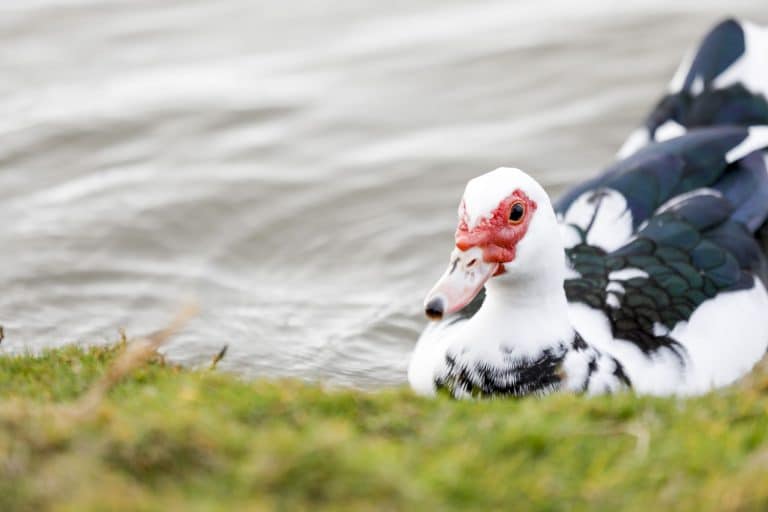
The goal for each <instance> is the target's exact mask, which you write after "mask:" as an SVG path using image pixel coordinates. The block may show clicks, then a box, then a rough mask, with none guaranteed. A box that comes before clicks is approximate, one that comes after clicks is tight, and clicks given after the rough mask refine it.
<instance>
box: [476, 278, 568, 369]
mask: <svg viewBox="0 0 768 512" xmlns="http://www.w3.org/2000/svg"><path fill="white" fill-rule="evenodd" d="M504 277H505V276H502V279H503V280H501V279H500V280H499V281H497V282H494V281H495V280H491V281H490V282H489V283H488V284H487V286H486V298H485V301H484V302H483V306H482V307H481V308H480V310H479V311H478V312H477V314H476V315H475V316H474V317H473V318H472V319H471V320H470V321H469V322H468V323H469V324H472V325H471V327H470V328H474V329H480V330H482V331H484V334H486V336H487V338H486V339H487V342H489V343H491V344H498V343H506V345H509V346H510V347H513V348H514V349H515V350H516V351H518V352H519V353H520V354H527V355H535V353H538V352H541V351H542V350H544V349H546V348H550V347H553V346H556V345H558V344H560V343H564V342H566V341H568V340H570V339H571V338H572V337H573V328H572V327H571V323H570V320H569V318H568V301H567V300H566V297H565V290H564V289H563V281H562V280H559V282H558V280H556V279H547V280H546V281H549V282H542V281H545V280H543V279H519V280H515V279H513V278H504ZM475 332H476V331H475Z"/></svg>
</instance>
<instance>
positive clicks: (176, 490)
mask: <svg viewBox="0 0 768 512" xmlns="http://www.w3.org/2000/svg"><path fill="white" fill-rule="evenodd" d="M129 346H130V345H129ZM123 351H125V344H118V345H117V346H115V347H111V348H91V349H79V348H75V347H68V348H63V349H59V350H53V351H49V352H45V353H44V354H42V355H40V356H38V357H31V356H19V357H4V358H0V510H3V511H10V510H35V511H38V510H62V511H83V510H110V511H112V510H131V511H134V510H148V511H149V510H158V511H168V510H184V511H198V510H199V511H202V510H313V511H314V510H467V509H485V510H489V509H490V510H542V511H545V510H546V511H557V510H648V509H650V508H651V507H656V508H657V509H658V510H670V509H674V510H697V511H698V510H717V511H729V510H766V509H768V416H767V415H766V410H768V372H765V371H758V372H756V373H754V374H753V375H752V376H750V378H749V379H747V381H746V382H743V383H740V384H739V385H737V386H734V387H731V388H729V389H726V390H723V391H720V392H717V393H712V394H709V395H707V396H704V397H700V398H695V399H690V400H680V399H659V398H638V397H635V396H632V395H621V396H608V397H598V398H586V397H579V396H567V395H559V396H551V397H548V398H545V399H527V400H508V401H501V400H499V401H488V402H474V403H464V402H454V401H451V400H448V399H437V400H426V399H421V398H418V397H415V396H413V395H412V394H411V393H410V392H408V391H407V390H405V389H395V390H385V391H381V392H376V393H363V392H357V391H351V390H330V391H329V390H325V389H322V388H321V387H318V386H316V385H309V384H303V383H301V382H297V381H256V382H245V381H242V380H240V379H237V378H236V377H234V376H230V375H226V374H222V373H220V372H216V371H192V370H184V369H180V368H177V367H174V366H171V365H167V364H164V363H163V361H162V360H161V359H159V358H154V359H153V360H152V361H150V362H149V363H148V364H146V365H143V366H141V367H139V368H138V369H136V370H134V371H133V372H132V373H130V375H129V376H128V377H126V378H123V379H120V380H119V382H117V380H116V381H115V383H112V384H113V385H110V386H109V389H108V390H107V391H106V392H105V394H104V395H103V396H102V397H100V399H99V400H98V401H97V402H96V403H94V404H93V405H92V407H90V408H86V409H83V408H82V407H80V406H79V405H78V404H82V401H83V399H82V397H83V396H88V393H89V392H88V390H89V389H94V386H98V384H95V383H96V382H100V381H99V379H102V381H101V382H103V375H105V374H107V375H108V374H109V372H110V368H113V367H114V365H115V363H114V361H115V359H116V358H117V357H118V356H119V354H120V353H122V352H123ZM78 400H79V401H78Z"/></svg>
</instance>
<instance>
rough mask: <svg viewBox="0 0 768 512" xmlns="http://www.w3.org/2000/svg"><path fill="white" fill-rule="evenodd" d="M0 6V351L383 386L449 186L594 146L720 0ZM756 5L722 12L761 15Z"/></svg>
mask: <svg viewBox="0 0 768 512" xmlns="http://www.w3.org/2000/svg"><path fill="white" fill-rule="evenodd" d="M574 5H575V4H574V3H573V2H570V1H566V0H558V1H550V2H540V1H517V2H507V1H504V2H501V1H494V2H487V1H466V2H456V1H453V2H437V1H425V2H420V3H418V4H417V3H415V2H405V1H401V2H394V3H393V2H373V1H369V2H361V1H360V0H349V1H342V0H335V1H333V2H314V1H309V0H307V1H304V2H301V3H294V4H293V5H291V4H284V3H278V2H252V1H249V0H227V1H218V2H206V1H184V2H181V1H157V0H112V1H96V0H34V1H30V0H27V1H25V0H5V1H4V2H2V3H0V66H1V67H0V70H1V71H2V73H0V114H1V115H0V218H2V219H4V223H3V227H2V228H0V247H2V248H3V250H2V252H1V253H0V321H2V323H3V324H4V326H5V330H6V340H5V341H4V342H3V347H4V350H5V351H8V352H14V351H21V350H30V349H31V350H35V349H39V348H41V347H46V346H56V345H61V344H63V343H66V342H73V341H77V342H83V343H104V342H108V341H110V340H113V339H115V338H116V336H117V329H118V328H120V327H124V328H126V329H127V331H128V333H129V334H130V333H133V334H140V333H145V332H147V331H150V330H153V329H155V328H157V327H159V326H162V325H164V323H165V322H167V320H168V319H169V317H170V316H171V315H172V314H173V312H174V311H175V310H176V309H177V308H178V307H179V305H180V304H182V303H184V302H187V301H189V300H196V301H197V302H198V303H199V305H200V307H201V308H202V312H201V314H200V315H199V316H198V317H197V318H196V319H195V320H193V321H192V322H191V324H190V325H189V326H188V328H187V329H186V330H185V331H184V332H183V333H182V334H180V335H179V336H178V337H177V339H176V341H175V342H174V343H173V345H172V346H170V347H169V349H168V353H169V356H170V357H171V358H173V359H175V360H178V361H181V362H183V363H187V364H201V363H202V362H205V361H208V360H210V358H211V357H212V356H213V355H214V354H215V353H216V352H217V351H218V350H219V348H221V346H223V345H224V344H228V345H229V348H230V350H229V353H228V355H227V357H226V358H225V359H224V361H222V363H221V367H222V368H225V369H228V370H233V371H237V372H242V373H243V374H245V375H246V376H249V377H259V376H294V377H300V378H306V379H313V380H321V381H323V382H326V383H328V384H332V385H353V386H359V387H367V388H371V387H380V386H386V385H398V384H402V383H403V382H405V369H406V365H407V358H408V353H409V352H410V350H411V348H412V347H413V344H414V342H415V339H416V337H417V336H418V333H419V331H420V329H421V328H422V325H423V323H424V320H423V318H422V312H421V301H422V298H423V295H424V293H425V292H426V291H427V290H428V288H429V287H430V286H431V284H432V282H433V281H434V280H435V279H436V278H437V277H438V276H439V274H440V273H441V272H442V270H443V266H444V265H445V264H446V262H447V257H448V252H449V250H450V247H451V239H452V233H453V228H454V223H455V209H456V205H457V201H458V198H459V196H460V194H461V191H462V189H463V185H464V183H465V182H466V181H467V180H468V179H469V178H471V177H473V176H474V175H476V174H479V173H482V172H485V171H487V170H490V169H493V168H495V167H498V166H500V165H513V166H518V167H521V168H523V169H525V170H527V171H529V172H531V173H532V174H533V175H534V176H536V177H537V178H538V179H539V180H540V181H541V182H542V183H543V184H545V185H546V186H547V187H548V189H549V190H550V191H551V192H552V193H557V192H558V191H560V190H562V188H563V187H564V186H565V185H567V184H569V183H572V182H575V181H577V180H580V179H583V178H584V177H585V176H588V175H589V174H590V173H593V172H595V171H597V170H598V169H600V168H601V167H602V166H604V165H605V164H606V163H607V162H609V161H610V160H611V159H612V157H613V156H612V155H613V154H614V153H615V151H616V149H617V148H618V146H619V144H620V143H621V141H622V140H623V138H624V137H625V136H626V135H627V134H628V133H629V131H630V130H631V128H632V127H633V126H635V124H636V123H637V122H639V120H640V119H641V118H642V116H643V115H644V113H645V112H646V111H647V110H648V109H649V108H650V107H651V105H652V104H653V103H654V102H655V101H656V100H657V99H658V97H659V95H660V94H661V92H662V91H663V89H664V86H665V84H666V82H667V80H668V79H669V78H670V77H671V75H672V72H673V70H674V68H675V67H676V64H677V62H678V60H679V59H680V57H681V56H682V54H683V52H684V51H685V50H686V49H687V48H689V47H691V45H693V44H694V42H695V41H697V40H698V38H699V37H700V36H701V35H702V34H703V33H704V31H705V30H707V29H708V28H709V27H710V26H711V25H712V24H713V23H714V22H715V21H717V20H719V19H720V18H722V17H723V15H725V14H727V13H725V12H724V11H723V8H722V2H720V1H716V0H711V1H706V2H704V1H697V2H668V1H664V2H661V1H651V2H649V1H644V2H621V3H618V2H615V3H611V4H609V3H608V2H598V1H589V2H579V3H578V10H574V7H573V6H574ZM761 6H762V2H761V1H757V0H756V1H749V2H747V1H732V2H729V7H728V9H729V11H728V13H730V14H737V15H740V16H745V17H748V18H751V19H754V20H756V21H760V22H763V23H765V22H767V21H768V13H766V12H765V9H764V8H761Z"/></svg>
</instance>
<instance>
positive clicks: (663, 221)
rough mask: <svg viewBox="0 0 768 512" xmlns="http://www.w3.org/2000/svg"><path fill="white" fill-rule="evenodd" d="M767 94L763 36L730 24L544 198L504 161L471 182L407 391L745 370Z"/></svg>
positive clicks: (759, 288)
mask: <svg viewBox="0 0 768 512" xmlns="http://www.w3.org/2000/svg"><path fill="white" fill-rule="evenodd" d="M766 93H768V31H766V30H764V29H762V28H760V27H757V26H755V25H752V24H749V23H742V22H737V21H734V20H728V21H725V22H723V23H721V24H720V25H718V26H717V27H715V28H714V29H713V30H712V31H711V32H710V33H709V34H708V35H707V36H706V37H705V39H704V41H703V42H702V44H701V45H700V47H699V48H698V50H697V52H695V53H694V54H693V55H692V57H691V58H689V59H686V60H685V61H684V62H683V64H682V65H681V67H680V69H679V70H678V72H677V74H676V76H675V78H674V79H673V81H672V84H671V85H670V89H669V93H668V94H667V95H666V96H665V97H664V98H663V99H662V100H661V102H660V103H659V104H658V105H657V107H656V108H655V109H654V110H653V112H652V113H651V115H650V116H649V117H648V119H647V120H646V122H645V124H644V126H643V127H641V128H640V129H638V130H637V131H636V132H635V133H634V134H632V135H631V136H630V138H629V139H628V140H627V142H626V143H625V145H624V146H623V148H622V149H621V151H620V153H619V160H618V161H617V162H615V163H614V164H612V165H610V166H609V167H608V168H607V169H606V170H605V171H604V172H603V173H601V174H600V175H598V176H597V177H595V178H594V179H592V180H589V181H587V182H585V183H583V184H581V185H579V186H577V187H575V188H573V189H572V190H571V191H569V192H568V193H566V194H565V195H564V196H563V197H561V198H560V199H559V200H558V201H557V202H556V203H555V204H554V205H552V204H551V203H550V200H549V197H548V196H547V194H546V192H545V191H544V190H543V189H542V187H541V186H540V185H539V184H538V183H537V182H536V181H535V180H534V179H533V178H531V177H530V176H528V175H527V174H525V173H524V172H522V171H520V170H518V169H510V168H500V169H497V170H495V171H493V172H490V173H487V174H485V175H482V176H480V177H478V178H475V179H473V180H471V181H470V182H469V184H468V185H467V188H466V190H465V192H464V196H463V198H462V202H461V205H460V207H459V226H458V229H457V232H456V248H455V249H454V251H453V252H452V254H451V260H450V264H449V267H448V270H446V272H445V274H444V275H443V277H442V278H441V279H440V281H439V282H438V283H437V285H436V286H435V288H434V289H433V290H432V291H431V292H430V294H429V295H428V296H427V300H426V302H425V306H426V310H427V314H428V315H429V316H430V317H432V318H433V319H436V320H439V321H436V322H432V323H431V324H430V325H429V326H428V327H427V329H426V330H425V331H424V333H423V334H422V336H421V338H420V339H419V342H418V344H417V346H416V348H415V350H414V354H413V357H412V360H411V364H410V367H409V372H408V376H409V381H410V383H411V385H412V387H413V388H414V389H415V390H416V391H418V392H420V393H425V394H430V393H434V392H435V391H436V390H438V389H446V390H448V391H449V392H450V393H451V394H452V395H453V396H455V397H468V396H499V395H508V396H509V395H511V396H523V395H529V394H545V393H549V392H552V391H557V390H568V391H574V392H588V393H602V392H614V391H617V390H621V389H629V388H631V389H634V390H636V391H638V392H641V393H652V394H695V393H700V392H704V391H707V390H709V389H711V388H712V387H715V386H722V385H726V384H729V383H731V382H733V381H734V380H736V379H737V378H739V377H740V376H742V375H744V374H745V373H746V372H747V371H749V370H750V369H751V368H752V367H753V366H754V364H755V363H756V362H757V361H758V360H759V359H760V358H761V357H762V356H763V355H764V354H765V352H766V348H768V293H767V292H766V284H767V283H766V280H767V279H768V259H767V258H766V253H765V249H764V246H763V244H762V240H761V233H762V232H764V231H766V232H768V229H766V228H765V226H766V225H767V224H766V220H767V219H768V168H767V166H766V154H765V152H764V150H765V149H766V148H768V100H766ZM564 256H565V258H564ZM564 260H565V263H564Z"/></svg>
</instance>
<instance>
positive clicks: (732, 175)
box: [555, 126, 768, 251]
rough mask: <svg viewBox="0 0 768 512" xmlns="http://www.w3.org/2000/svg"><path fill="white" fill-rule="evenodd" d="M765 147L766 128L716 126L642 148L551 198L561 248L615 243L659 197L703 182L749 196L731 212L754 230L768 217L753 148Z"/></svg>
mask: <svg viewBox="0 0 768 512" xmlns="http://www.w3.org/2000/svg"><path fill="white" fill-rule="evenodd" d="M767 146H768V127H766V126H754V127H741V126H715V127H710V128H701V129H696V130H693V131H691V132H689V133H687V134H685V135H683V136H680V137H677V138H675V139H671V140H668V141H665V142H659V143H652V144H650V145H648V146H645V147H643V148H641V149H640V150H638V151H637V152H636V153H635V154H633V155H632V156H630V157H628V158H625V159H624V160H620V161H618V162H615V163H614V164H612V165H611V166H609V167H608V168H607V169H606V170H605V171H604V172H603V173H602V174H600V175H598V176H597V177H595V178H593V179H591V180H589V181H587V182H586V183H583V184H581V185H579V186H577V187H575V188H573V189H572V190H570V191H569V192H567V193H566V194H565V195H563V196H562V197H561V198H560V199H559V200H558V201H557V202H556V203H555V210H556V212H557V214H558V216H559V218H560V220H561V223H562V225H563V234H564V243H565V245H566V248H570V247H574V246H576V245H578V244H588V245H593V246H596V247H599V248H601V249H603V250H605V251H611V250H614V249H618V248H619V247H621V246H623V245H624V244H626V243H627V241H628V240H629V239H630V238H631V237H632V236H633V234H634V233H635V232H636V231H637V229H638V228H639V227H640V226H641V224H642V223H643V222H645V221H647V220H648V219H649V218H651V217H652V216H653V215H654V212H657V211H658V210H659V209H660V208H662V207H663V206H664V205H665V203H667V202H669V201H670V200H672V199H674V198H677V197H680V196H682V195H684V194H690V193H694V191H697V190H700V189H702V188H713V189H714V190H718V191H719V192H721V193H722V194H723V195H724V196H726V198H727V199H728V200H729V201H730V202H731V203H732V204H734V205H740V204H742V203H743V202H744V201H745V200H750V201H751V203H750V204H749V208H746V207H744V208H741V210H742V211H740V212H739V213H738V215H736V218H737V219H743V220H746V221H747V223H748V227H749V228H750V229H751V230H754V229H756V228H757V227H758V226H759V225H760V224H762V222H763V220H764V219H765V218H766V216H768V175H767V174H766V170H765V162H764V160H763V159H762V157H761V156H758V155H759V153H754V152H755V151H756V150H760V149H762V148H764V147H767ZM747 157H748V158H747Z"/></svg>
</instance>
